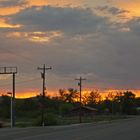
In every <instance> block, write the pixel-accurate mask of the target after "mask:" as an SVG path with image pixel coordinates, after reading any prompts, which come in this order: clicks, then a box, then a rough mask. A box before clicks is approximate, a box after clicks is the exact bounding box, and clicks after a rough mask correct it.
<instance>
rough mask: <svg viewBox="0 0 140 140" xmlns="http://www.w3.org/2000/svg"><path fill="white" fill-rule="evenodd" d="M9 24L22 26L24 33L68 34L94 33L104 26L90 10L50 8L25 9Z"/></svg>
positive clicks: (101, 20)
mask: <svg viewBox="0 0 140 140" xmlns="http://www.w3.org/2000/svg"><path fill="white" fill-rule="evenodd" d="M9 22H11V23H14V24H22V25H23V26H24V27H23V30H25V31H34V30H42V31H51V30H54V31H55V30H60V31H62V32H65V33H69V34H70V33H71V34H85V33H89V32H93V31H95V32H96V31H97V30H98V29H100V27H104V26H103V25H104V24H106V20H105V19H104V18H103V17H99V16H97V15H95V14H94V13H93V12H92V11H91V10H90V9H82V8H70V7H67V8H60V7H50V6H46V7H42V8H41V9H38V7H32V8H29V9H25V10H23V11H21V12H20V13H17V14H16V15H14V16H12V17H11V21H9Z"/></svg>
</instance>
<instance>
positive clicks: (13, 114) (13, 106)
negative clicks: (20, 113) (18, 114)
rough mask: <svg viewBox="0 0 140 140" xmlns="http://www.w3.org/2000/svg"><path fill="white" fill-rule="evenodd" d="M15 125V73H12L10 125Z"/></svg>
mask: <svg viewBox="0 0 140 140" xmlns="http://www.w3.org/2000/svg"><path fill="white" fill-rule="evenodd" d="M14 126H15V73H13V98H12V127H14Z"/></svg>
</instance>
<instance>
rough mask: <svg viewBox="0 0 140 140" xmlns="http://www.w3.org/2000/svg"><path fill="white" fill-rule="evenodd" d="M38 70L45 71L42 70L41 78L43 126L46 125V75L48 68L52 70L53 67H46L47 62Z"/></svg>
mask: <svg viewBox="0 0 140 140" xmlns="http://www.w3.org/2000/svg"><path fill="white" fill-rule="evenodd" d="M37 69H38V70H42V71H43V72H41V78H42V79H43V88H42V89H43V90H42V93H43V94H42V114H41V123H42V126H44V125H45V124H44V109H45V108H44V105H45V104H44V102H45V76H46V70H51V69H52V67H46V66H45V64H44V65H43V67H42V68H40V67H38V68H37Z"/></svg>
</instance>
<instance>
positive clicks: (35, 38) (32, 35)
mask: <svg viewBox="0 0 140 140" xmlns="http://www.w3.org/2000/svg"><path fill="white" fill-rule="evenodd" d="M61 36H62V34H61V32H59V31H51V32H11V33H8V34H7V37H10V38H12V37H16V38H24V39H26V40H29V41H32V42H38V43H44V42H50V41H52V40H53V39H55V38H57V37H61Z"/></svg>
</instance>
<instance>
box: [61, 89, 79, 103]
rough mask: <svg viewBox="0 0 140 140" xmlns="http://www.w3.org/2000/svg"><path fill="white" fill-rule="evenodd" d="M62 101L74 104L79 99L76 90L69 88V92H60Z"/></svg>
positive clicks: (62, 90)
mask: <svg viewBox="0 0 140 140" xmlns="http://www.w3.org/2000/svg"><path fill="white" fill-rule="evenodd" d="M59 96H60V97H59V98H60V100H62V101H64V102H68V103H74V102H75V99H76V98H77V97H78V92H77V90H76V89H73V88H69V89H68V90H64V89H60V90H59Z"/></svg>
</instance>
